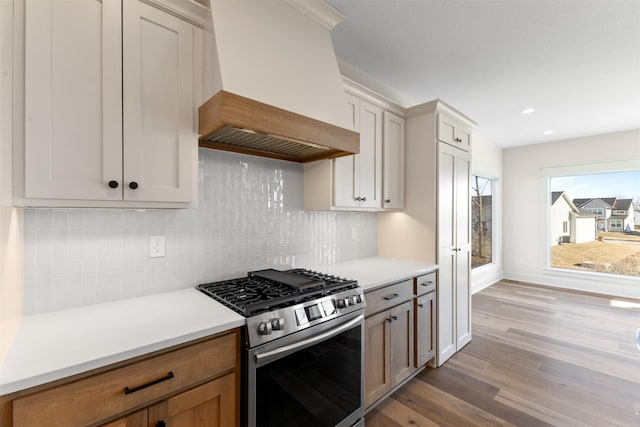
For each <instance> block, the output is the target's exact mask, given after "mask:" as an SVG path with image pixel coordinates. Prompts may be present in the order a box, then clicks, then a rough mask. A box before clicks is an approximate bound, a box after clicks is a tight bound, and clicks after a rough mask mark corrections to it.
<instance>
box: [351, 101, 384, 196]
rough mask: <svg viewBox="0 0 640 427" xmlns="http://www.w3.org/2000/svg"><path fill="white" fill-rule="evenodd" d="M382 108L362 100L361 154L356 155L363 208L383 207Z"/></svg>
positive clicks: (359, 194) (359, 192) (358, 186)
mask: <svg viewBox="0 0 640 427" xmlns="http://www.w3.org/2000/svg"><path fill="white" fill-rule="evenodd" d="M381 157H382V109H380V108H378V107H376V106H375V105H372V104H369V103H368V102H364V101H360V154H356V155H355V170H356V172H355V173H356V176H357V182H358V185H357V186H356V197H360V199H361V200H360V201H359V206H360V207H363V208H380V207H382V204H381V200H380V198H381V197H382V158H381Z"/></svg>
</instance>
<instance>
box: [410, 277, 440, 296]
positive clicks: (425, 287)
mask: <svg viewBox="0 0 640 427" xmlns="http://www.w3.org/2000/svg"><path fill="white" fill-rule="evenodd" d="M413 281H414V283H415V289H414V291H413V292H414V294H415V295H424V294H427V293H429V292H433V291H435V290H436V273H429V274H425V275H424V276H420V277H416V278H415V279H413Z"/></svg>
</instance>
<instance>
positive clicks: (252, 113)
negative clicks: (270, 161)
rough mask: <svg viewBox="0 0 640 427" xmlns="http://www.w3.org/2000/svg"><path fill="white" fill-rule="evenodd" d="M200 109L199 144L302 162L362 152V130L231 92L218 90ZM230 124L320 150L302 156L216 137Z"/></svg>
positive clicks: (289, 142)
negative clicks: (338, 124)
mask: <svg viewBox="0 0 640 427" xmlns="http://www.w3.org/2000/svg"><path fill="white" fill-rule="evenodd" d="M198 113H199V134H200V142H199V145H200V146H201V147H207V148H213V149H218V150H226V151H232V152H236V153H244V154H250V155H254V156H262V157H270V158H275V159H281V160H288V161H295V162H301V163H304V162H310V161H315V160H321V159H331V158H336V157H342V156H347V155H350V154H358V153H359V152H360V134H359V133H358V132H354V131H351V130H348V129H344V128H342V127H339V126H335V125H331V124H329V123H325V122H322V121H319V120H316V119H312V118H309V117H305V116H302V115H300V114H297V113H292V112H290V111H287V110H283V109H281V108H278V107H274V106H271V105H268V104H264V103H262V102H259V101H255V100H252V99H249V98H245V97H243V96H240V95H236V94H233V93H231V92H226V91H220V92H218V93H217V94H215V95H214V96H213V97H211V98H210V99H209V100H208V101H207V102H205V103H204V104H203V105H202V106H201V107H200V109H199V111H198ZM230 126H231V127H235V128H239V129H248V130H250V131H251V132H255V133H257V134H263V135H265V136H267V137H269V138H277V139H281V140H282V141H283V143H286V144H287V145H291V142H295V143H296V144H300V145H304V146H310V147H316V148H318V150H316V151H315V152H314V153H312V154H308V155H304V156H300V155H296V154H289V153H287V152H286V151H284V152H281V151H279V150H277V149H274V151H273V152H272V151H265V150H262V149H254V148H251V147H246V146H245V147H241V146H236V145H233V143H223V142H220V141H216V133H218V132H220V131H222V130H224V129H225V128H228V127H230Z"/></svg>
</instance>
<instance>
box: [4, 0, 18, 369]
mask: <svg viewBox="0 0 640 427" xmlns="http://www.w3.org/2000/svg"><path fill="white" fill-rule="evenodd" d="M12 13H13V2H9V1H2V2H0V360H1V359H2V355H3V354H4V353H5V351H6V350H7V349H8V346H9V344H10V343H11V340H12V338H13V336H14V334H15V330H16V328H17V325H18V322H19V319H20V316H21V315H22V231H21V230H22V210H21V209H15V208H13V207H12V198H11V195H12V190H11V189H12V164H11V162H12V159H11V153H12V141H13V123H12V122H13V106H12V92H13V86H14V82H13V70H12V66H13V61H12V53H13V50H12V40H13V39H12V37H11V34H12Z"/></svg>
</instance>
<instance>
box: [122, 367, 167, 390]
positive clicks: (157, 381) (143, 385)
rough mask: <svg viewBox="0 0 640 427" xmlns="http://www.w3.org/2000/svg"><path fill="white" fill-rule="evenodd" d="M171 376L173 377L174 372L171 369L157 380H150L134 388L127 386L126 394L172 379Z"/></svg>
mask: <svg viewBox="0 0 640 427" xmlns="http://www.w3.org/2000/svg"><path fill="white" fill-rule="evenodd" d="M171 378H173V372H171V371H169V373H168V374H167V375H165V376H164V377H162V378H158V379H157V380H153V381H150V382H148V383H146V384H142V385H139V386H137V387H134V388H129V387H125V388H124V394H131V393H135V392H136V391H140V390H142V389H144V388H147V387H151V386H152V385H156V384H159V383H161V382H163V381H167V380H170V379H171Z"/></svg>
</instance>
